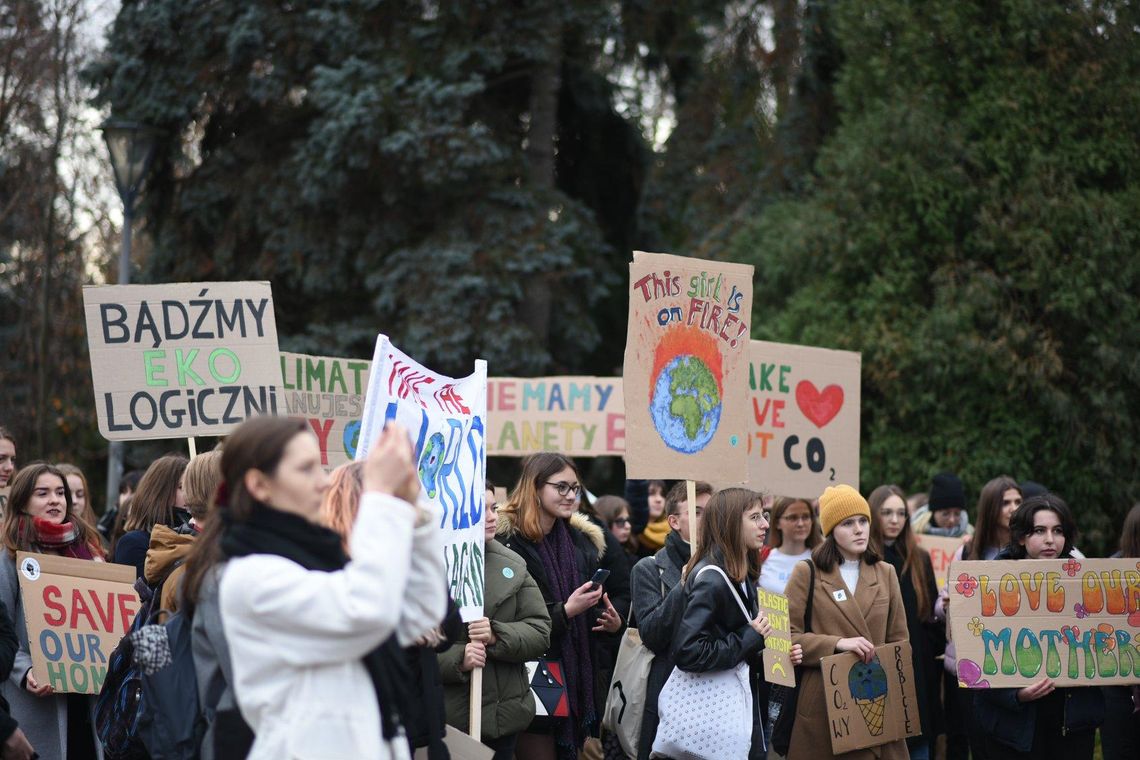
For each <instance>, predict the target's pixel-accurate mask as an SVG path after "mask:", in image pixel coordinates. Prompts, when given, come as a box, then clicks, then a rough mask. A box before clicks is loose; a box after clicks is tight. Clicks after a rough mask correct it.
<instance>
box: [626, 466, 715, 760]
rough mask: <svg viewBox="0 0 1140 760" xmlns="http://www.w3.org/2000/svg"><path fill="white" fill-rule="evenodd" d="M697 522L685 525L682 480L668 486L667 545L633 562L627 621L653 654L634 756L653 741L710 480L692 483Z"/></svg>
mask: <svg viewBox="0 0 1140 760" xmlns="http://www.w3.org/2000/svg"><path fill="white" fill-rule="evenodd" d="M695 486H696V488H695V491H696V495H697V504H696V510H695V517H696V525H694V526H692V527H690V526H689V510H688V500H689V493H688V487H687V484H686V483H685V482H684V481H682V482H680V483H677V484H675V485H674V486H673V488H671V489H670V490H669V496H668V497H667V498H666V500H665V510H666V515H667V518H668V520H669V527H670V532H669V535H667V536H666V537H665V546H664V548H662V549H661V550H659V551H658V552H657V553H656V554H654V555H653V556H652V557H645V558H643V559H641V560H639V561H638V563H637V564H636V565H634V566H633V572H632V573H631V575H630V587H631V590H632V594H633V608H632V610H633V611H632V616H631V617H632V620H631V623H630V624H631V625H633V626H636V627H637V630H638V632H639V633H640V635H641V643H642V644H644V645H645V646H646V647H648V649H649V650H650V651H651V652H653V654H654V657H653V664H652V665H651V666H650V667H649V678H648V680H647V683H646V685H645V711H644V714H643V716H642V719H641V736H640V738H639V740H638V749H637V758H638V760H649V753H650V752H651V751H652V749H653V739H654V737H656V736H657V698H658V696H659V695H660V694H661V689H662V688H663V687H664V686H665V681H666V680H668V678H669V674H670V673H672V672H673V666H674V665H675V664H676V663H675V662H674V661H673V632H674V631H676V630H677V625H678V624H679V623H680V622H681V613H682V611H683V609H684V602H685V596H684V593H685V590H684V588H683V587H682V586H681V575H682V574H683V573H684V571H685V565H687V564H688V562H689V558H690V557H692V538H693V533H695V532H697V531H698V530H700V523H701V516H702V515H703V514H704V510H705V507H706V506H708V503H709V499H711V498H712V497H713V494H714V493H716V489H714V488H713V487H712V484H710V483H706V482H704V481H702V480H698V481H697V482H696V484H695Z"/></svg>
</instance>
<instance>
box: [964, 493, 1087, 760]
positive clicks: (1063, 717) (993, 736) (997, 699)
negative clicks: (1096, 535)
mask: <svg viewBox="0 0 1140 760" xmlns="http://www.w3.org/2000/svg"><path fill="white" fill-rule="evenodd" d="M1009 538H1010V541H1009V546H1008V547H1006V549H1004V550H1003V551H1001V552H1000V553H999V554H998V555H997V556H996V557H995V558H994V559H997V560H1018V559H1057V558H1065V557H1070V556H1072V550H1073V545H1074V544H1075V543H1076V538H1077V523H1076V521H1075V520H1074V519H1073V513H1072V512H1071V511H1070V510H1069V505H1068V504H1066V503H1065V502H1064V501H1063V500H1062V499H1061V497H1059V496H1057V495H1055V494H1052V493H1046V494H1042V495H1041V496H1033V497H1031V498H1029V499H1026V500H1025V501H1023V502H1022V503H1021V506H1020V507H1018V508H1017V511H1016V512H1014V513H1013V516H1012V517H1011V518H1010V520H1009ZM974 715H975V718H976V720H977V722H978V726H979V728H980V729H981V731H982V735H983V741H984V743H985V744H984V747H983V752H984V753H985V756H986V757H987V758H1022V757H1023V758H1034V760H1042V759H1048V758H1056V760H1090V758H1092V756H1093V745H1094V743H1095V738H1096V729H1097V727H1098V726H1099V725H1100V724H1101V723H1103V722H1104V694H1103V693H1102V691H1101V689H1100V687H1098V686H1078V687H1068V688H1060V689H1058V688H1057V687H1056V686H1054V684H1053V681H1052V679H1050V678H1047V677H1046V678H1042V679H1041V680H1039V681H1036V682H1034V683H1032V684H1031V685H1029V686H1026V687H1024V688H1021V689H976V690H975V691H974Z"/></svg>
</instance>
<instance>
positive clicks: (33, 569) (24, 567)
mask: <svg viewBox="0 0 1140 760" xmlns="http://www.w3.org/2000/svg"><path fill="white" fill-rule="evenodd" d="M20 572H21V573H23V574H24V577H25V578H27V579H28V580H30V581H38V580H39V579H40V563H39V560H37V559H36V558H35V557H24V561H23V562H21V563H20Z"/></svg>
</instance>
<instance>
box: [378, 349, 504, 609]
mask: <svg viewBox="0 0 1140 760" xmlns="http://www.w3.org/2000/svg"><path fill="white" fill-rule="evenodd" d="M372 367H373V369H374V370H375V371H374V372H372V374H371V376H370V377H369V380H368V393H367V395H366V396H365V401H364V417H363V419H362V420H361V427H360V440H359V446H357V449H356V458H357V459H358V460H360V459H364V458H365V457H366V456H368V450H369V448H370V447H371V446H372V445H373V444H374V443H375V442H376V439H377V438H378V437H379V436H380V432H381V430H383V428H384V425H385V424H386V423H387V421H388V420H396V421H397V422H399V423H400V424H401V425H403V426H404V427H405V428H407V429H408V431H409V433H410V434H411V436H412V441H413V443H414V444H415V447H416V452H415V456H416V461H417V462H418V471H419V478H420V486H421V488H422V490H421V492H420V499H422V500H426V501H429V502H431V504H432V505H433V506H434V509H435V510H436V512H438V513H439V515H440V522H439V528H440V530H442V531H443V534H444V537H443V541H444V558H445V560H446V562H447V580H448V590H449V591H450V592H451V598H452V599H454V600H455V603H456V605H457V606H458V607H459V614H460V615H461V616H462V618H463V620H464V621H465V622H471V621H472V620H477V619H478V618H480V617H482V616H483V519H484V517H483V510H484V507H485V501H486V498H487V496H486V493H485V488H484V486H485V484H486V482H487V443H486V432H485V431H486V419H487V362H485V361H483V360H482V359H479V360H477V361H476V362H475V371H474V372H473V373H472V374H470V375H468V376H467V377H464V378H458V379H456V378H450V377H446V376H444V375H441V374H439V373H438V372H433V371H432V370H430V369H428V368H427V367H424V366H423V365H422V364H419V363H418V362H416V361H415V360H414V359H412V358H411V357H409V356H408V355H407V354H405V353H404V352H402V351H400V349H398V348H396V347H395V346H393V345H392V343H391V342H390V341H389V340H388V336H386V335H381V336H379V337H378V338H377V339H376V353H375V355H374V356H373V357H372Z"/></svg>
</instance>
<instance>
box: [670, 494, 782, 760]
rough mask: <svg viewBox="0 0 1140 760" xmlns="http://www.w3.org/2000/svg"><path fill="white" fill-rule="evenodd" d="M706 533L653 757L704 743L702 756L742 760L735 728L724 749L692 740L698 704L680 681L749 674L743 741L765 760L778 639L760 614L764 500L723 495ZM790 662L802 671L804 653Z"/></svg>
mask: <svg viewBox="0 0 1140 760" xmlns="http://www.w3.org/2000/svg"><path fill="white" fill-rule="evenodd" d="M700 531H701V532H700V541H699V543H698V544H697V546H696V548H695V549H694V550H693V554H692V556H691V557H690V558H689V562H688V564H686V565H685V578H684V580H683V581H682V588H683V589H684V595H685V600H684V605H685V607H684V612H683V613H682V614H681V621H680V625H679V626H678V627H677V631H676V633H675V634H674V636H673V650H674V652H676V663H677V667H676V669H675V670H674V671H673V673H672V674H671V675H670V676H669V681H668V682H666V684H665V688H664V689H663V690H662V692H661V697H660V701H659V705H658V710H659V713H660V723H659V725H658V729H657V738H656V739H655V741H654V743H653V751H654V753H662V754H664V755H666V756H673V755H677V754H680V751H681V750H687V749H689V748H696V745H702V744H703V745H706V746H701V747H700V749H701V751H702V754H704V755H705V756H708V757H730V756H731V757H740V758H743V757H744V755H741V754H737V752H738V750H739V749H740V746H738V745H740V744H741V741H740V740H741V737H738V736H732V735H729V731H728V726H724V727H723V728H722V730H723V731H724V733H723V734H722V738H723V741H724V743H722V744H721V746H719V747H718V746H714V745H711V744H709V743H708V742H707V741H704V740H702V739H700V738H698V737H696V736H695V735H692V734H689V735H685V734H688V733H689V729H688V722H687V721H685V720H684V713H685V712H686V710H692V709H694V705H691V704H689V705H686V704H684V702H685V699H684V698H683V695H685V694H686V692H687V689H685V690H682V687H681V686H680V684H684V683H685V680H686V679H682V678H681V677H680V676H679V674H678V671H681V672H682V673H696V674H702V675H704V674H710V675H711V674H713V673H716V672H719V671H731V670H734V669H742V670H743V672H744V674H745V676H746V678H747V687H748V691H747V692H746V694H745V695H744V696H745V697H746V699H745V700H744V701H745V704H746V705H747V707H748V708H749V711H750V712H751V716H752V720H751V724H752V725H751V736H750V737H746V738H745V739H744V742H743V745H744V746H747V747H748V752H747V757H748V758H763V757H764V756H765V753H766V747H765V744H764V716H765V715H766V714H767V708H766V705H765V704H764V703H763V701H762V699H761V695H762V677H763V672H764V665H763V662H762V660H761V652H762V651H763V649H764V637H765V636H766V635H768V634H769V633H771V631H772V626H771V624H770V623H769V621H768V617H767V615H765V614H764V613H763V612H761V611H759V606H758V603H757V600H756V581H757V579H758V578H759V576H760V562H759V557H760V555H759V552H760V547H762V546H764V541H765V539H766V538H767V536H768V513H767V512H765V511H764V509H763V500H762V497H761V495H760V494H758V493H756V492H755V491H750V490H748V489H745V488H726V489H724V490H722V491H718V492H717V493H716V494H715V495H713V497H712V498H711V499H709V502H708V505H707V506H705V509H704V512H703V514H702V516H701V528H700ZM791 660H792V663H793V664H796V665H798V664H799V663H800V661H801V660H802V653H801V652H800V651H798V650H796V649H795V648H793V650H792V652H791ZM742 666H743V668H742ZM678 679H680V680H678ZM688 688H690V689H691V688H694V687H693V686H689V687H688ZM698 688H699V687H698ZM694 693H695V692H694ZM723 696H724V699H725V700H726V701H733V700H735V699H736V696H737V695H736V693H726V694H724V695H723ZM679 697H681V698H680V699H679ZM730 707H734V706H730ZM708 719H709V720H715V717H709V718H708ZM700 722H701V721H700V720H698V721H697V725H699V724H700ZM678 727H680V728H681V733H678Z"/></svg>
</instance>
